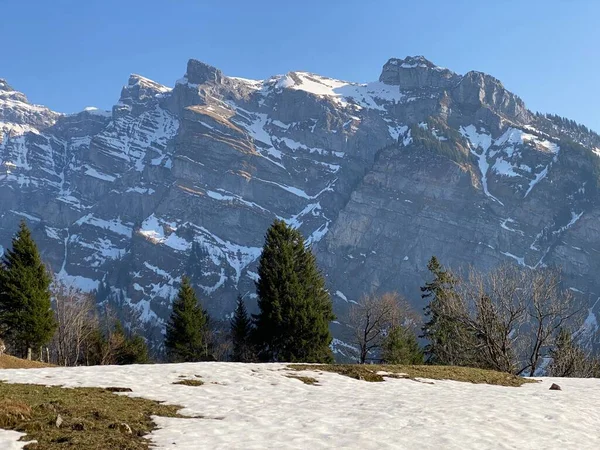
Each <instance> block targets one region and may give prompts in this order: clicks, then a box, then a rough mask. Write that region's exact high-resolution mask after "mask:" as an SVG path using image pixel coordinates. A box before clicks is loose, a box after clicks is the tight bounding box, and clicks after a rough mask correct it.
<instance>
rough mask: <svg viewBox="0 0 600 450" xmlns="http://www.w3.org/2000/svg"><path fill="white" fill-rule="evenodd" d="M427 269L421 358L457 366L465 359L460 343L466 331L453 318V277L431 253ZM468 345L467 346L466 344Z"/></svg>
mask: <svg viewBox="0 0 600 450" xmlns="http://www.w3.org/2000/svg"><path fill="white" fill-rule="evenodd" d="M427 268H428V269H429V271H430V272H431V274H432V275H433V280H432V281H430V282H427V283H425V286H423V287H421V292H422V293H423V294H422V295H421V297H422V298H423V299H429V304H428V305H427V306H425V308H424V310H425V316H426V317H428V319H429V320H428V321H427V322H426V323H425V324H424V325H423V327H422V331H423V334H422V336H421V337H423V338H425V339H427V340H428V341H429V342H428V344H427V345H426V346H425V357H426V361H427V362H428V363H432V364H442V365H461V364H462V362H463V361H462V359H463V358H466V357H467V355H466V354H465V351H466V350H467V349H465V348H464V347H465V346H464V345H463V344H465V342H466V340H467V339H468V336H467V335H468V334H469V333H468V332H467V330H466V329H465V327H464V326H461V325H460V324H459V323H458V322H457V321H456V320H454V319H453V312H454V311H455V309H456V308H457V305H459V302H458V295H457V293H456V289H455V288H456V285H457V283H458V280H457V278H456V277H455V276H454V275H453V274H452V273H451V272H450V271H448V270H445V269H444V267H442V265H441V264H440V262H439V261H438V259H437V258H436V257H435V256H432V257H431V259H430V261H429V264H428V265H427ZM467 347H468V345H467Z"/></svg>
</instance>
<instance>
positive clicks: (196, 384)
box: [173, 378, 204, 386]
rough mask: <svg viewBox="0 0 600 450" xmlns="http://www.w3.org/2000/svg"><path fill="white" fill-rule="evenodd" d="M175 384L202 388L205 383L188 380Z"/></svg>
mask: <svg viewBox="0 0 600 450" xmlns="http://www.w3.org/2000/svg"><path fill="white" fill-rule="evenodd" d="M173 384H183V385H184V386H202V385H203V384H204V381H202V380H194V379H191V378H186V379H185V380H179V381H175V382H174V383H173Z"/></svg>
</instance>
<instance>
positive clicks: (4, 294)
mask: <svg viewBox="0 0 600 450" xmlns="http://www.w3.org/2000/svg"><path fill="white" fill-rule="evenodd" d="M50 282H51V279H50V275H49V274H48V271H47V270H46V267H45V266H44V263H43V262H42V259H41V257H40V254H39V251H38V249H37V246H36V244H35V242H34V240H33V238H32V237H31V232H30V231H29V229H28V228H27V225H26V224H25V222H21V224H20V226H19V231H18V232H17V234H16V235H15V237H14V238H13V240H12V248H11V249H8V250H6V252H5V254H4V258H3V261H2V267H1V270H0V326H2V328H3V330H0V331H2V332H3V334H5V336H6V338H7V340H9V341H10V343H11V347H12V349H13V351H14V352H15V353H17V354H18V355H20V356H24V355H25V354H28V355H29V354H30V351H31V349H35V350H37V349H38V348H40V347H41V346H43V345H44V344H47V343H48V342H49V341H50V340H51V339H52V335H53V334H54V331H55V330H56V320H55V318H54V314H53V312H52V309H51V302H50V297H51V294H50Z"/></svg>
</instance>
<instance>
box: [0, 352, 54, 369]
mask: <svg viewBox="0 0 600 450" xmlns="http://www.w3.org/2000/svg"><path fill="white" fill-rule="evenodd" d="M43 367H52V364H46V363H41V362H39V361H28V360H26V359H21V358H15V357H14V356H10V355H0V369H40V368H43Z"/></svg>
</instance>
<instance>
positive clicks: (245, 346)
mask: <svg viewBox="0 0 600 450" xmlns="http://www.w3.org/2000/svg"><path fill="white" fill-rule="evenodd" d="M251 333H252V321H251V320H250V317H249V316H248V310H247V309H246V304H245V303H244V299H243V298H242V296H241V295H238V299H237V304H236V307H235V311H234V313H233V318H232V319H231V340H232V343H233V355H232V357H233V360H234V361H236V362H250V361H252V360H253V359H254V358H253V351H252V343H251V342H250V338H251Z"/></svg>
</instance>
